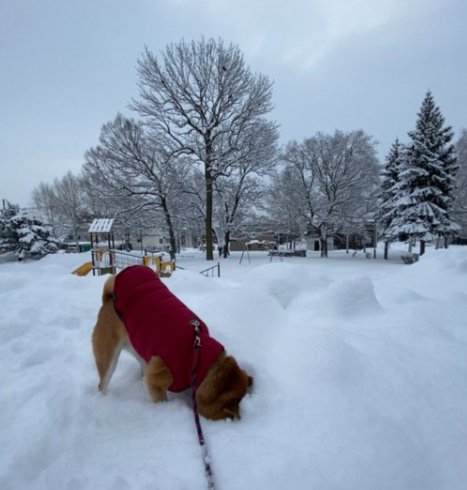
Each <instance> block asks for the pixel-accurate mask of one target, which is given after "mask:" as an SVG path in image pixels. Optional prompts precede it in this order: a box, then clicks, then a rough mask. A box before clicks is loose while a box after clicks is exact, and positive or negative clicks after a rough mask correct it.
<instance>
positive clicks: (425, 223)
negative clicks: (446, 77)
mask: <svg viewBox="0 0 467 490" xmlns="http://www.w3.org/2000/svg"><path fill="white" fill-rule="evenodd" d="M417 115H418V119H417V123H416V128H415V130H414V131H411V132H409V137H410V139H411V144H410V145H409V147H408V150H407V158H406V162H405V165H404V168H403V169H402V171H401V172H400V178H401V182H400V188H399V190H400V193H399V198H398V199H397V201H396V203H397V204H396V205H397V208H398V209H397V216H396V217H395V218H394V219H393V222H392V224H391V226H390V230H389V234H390V235H391V236H394V235H397V234H400V233H404V234H407V235H408V237H409V251H411V246H412V243H413V241H414V240H420V254H423V253H424V251H425V242H426V241H429V240H433V239H435V238H438V237H445V238H446V237H448V236H449V235H451V234H453V233H454V232H455V231H457V230H458V229H459V227H458V226H457V225H456V224H455V223H454V222H453V221H452V220H451V218H450V216H449V213H450V211H451V207H452V202H453V197H454V195H453V193H454V188H455V174H456V170H457V165H456V157H455V152H454V146H453V145H452V144H450V142H451V140H452V138H453V132H452V130H451V127H449V126H447V127H444V117H443V116H442V115H441V112H440V110H439V108H438V107H437V106H436V104H435V102H434V99H433V96H432V94H431V92H430V91H428V92H427V94H426V96H425V99H424V100H423V103H422V106H421V109H420V112H419V113H418V114H417Z"/></svg>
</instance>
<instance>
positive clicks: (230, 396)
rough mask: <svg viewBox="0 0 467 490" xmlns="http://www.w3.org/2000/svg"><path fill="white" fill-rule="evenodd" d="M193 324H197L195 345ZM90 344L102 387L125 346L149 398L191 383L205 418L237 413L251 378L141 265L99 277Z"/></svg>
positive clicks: (157, 399) (164, 395) (237, 415)
mask: <svg viewBox="0 0 467 490" xmlns="http://www.w3.org/2000/svg"><path fill="white" fill-rule="evenodd" d="M193 324H197V325H198V326H199V338H200V340H201V346H200V348H199V350H198V351H196V349H195V346H194V340H195V329H194V326H193ZM92 347H93V352H94V359H95V362H96V367H97V371H98V374H99V385H98V388H99V390H100V391H101V392H102V393H104V394H105V393H106V391H107V388H108V385H109V383H110V379H111V378H112V375H113V373H114V371H115V367H116V365H117V362H118V358H119V355H120V352H121V351H122V349H123V348H125V349H127V350H129V351H130V352H131V353H133V354H134V355H135V357H136V358H137V360H138V361H139V362H140V363H141V365H142V368H143V376H144V381H145V384H146V387H147V391H148V393H149V396H150V397H151V399H152V400H153V401H154V402H162V401H166V400H167V392H168V391H171V392H176V393H177V392H181V391H183V390H185V389H187V388H190V387H192V388H194V389H195V390H196V391H195V396H196V403H197V406H198V411H199V413H200V414H201V415H202V416H204V417H206V418H208V419H211V420H220V419H239V418H240V401H241V400H242V398H243V397H244V396H245V394H246V393H247V391H248V388H249V387H250V386H251V385H252V383H253V378H252V377H251V376H249V375H248V374H247V373H246V371H244V370H243V369H241V368H240V367H239V365H238V364H237V361H236V360H235V358H234V357H233V356H230V355H227V354H226V352H225V349H224V347H223V346H222V344H220V343H219V342H218V341H217V340H215V339H214V338H213V337H211V336H210V335H209V330H208V328H207V326H206V324H205V323H204V322H203V321H202V320H201V319H200V318H199V317H198V316H197V315H195V314H194V313H193V312H192V311H191V310H190V309H189V308H188V307H187V306H186V305H185V304H184V303H182V302H181V301H180V300H179V299H178V298H177V297H176V296H175V295H174V294H173V293H172V292H171V291H170V290H169V289H168V288H167V286H165V284H164V283H163V282H162V281H161V280H160V279H159V277H158V276H157V274H156V273H155V272H154V271H153V270H152V269H151V268H149V267H145V266H131V267H127V268H126V269H123V270H122V271H121V272H119V273H118V274H117V275H115V276H111V277H110V278H109V279H108V280H107V281H106V282H105V284H104V290H103V293H102V306H101V308H100V310H99V313H98V316H97V322H96V325H95V327H94V330H93V333H92ZM193 369H195V370H196V385H195V386H194V387H193V386H192V384H193V383H192V381H193V378H192V372H193Z"/></svg>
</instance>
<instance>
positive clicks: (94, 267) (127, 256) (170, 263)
mask: <svg viewBox="0 0 467 490" xmlns="http://www.w3.org/2000/svg"><path fill="white" fill-rule="evenodd" d="M112 225H113V219H107V218H99V219H95V220H94V221H93V222H92V223H91V226H90V227H89V236H90V240H91V259H92V260H91V262H86V263H84V264H83V265H81V266H80V267H78V268H77V269H76V270H74V271H73V274H76V275H78V276H85V275H87V274H89V272H91V271H92V274H93V275H94V276H95V275H96V274H97V275H99V276H100V275H102V274H116V273H117V271H118V270H122V269H125V267H129V266H131V265H145V266H147V267H152V266H153V267H154V268H155V269H156V272H157V274H158V275H159V276H160V277H170V276H171V275H172V273H173V272H174V270H175V260H164V258H163V254H162V255H160V254H146V253H145V254H144V255H136V254H131V253H127V252H122V251H120V250H115V239H114V233H113V230H112Z"/></svg>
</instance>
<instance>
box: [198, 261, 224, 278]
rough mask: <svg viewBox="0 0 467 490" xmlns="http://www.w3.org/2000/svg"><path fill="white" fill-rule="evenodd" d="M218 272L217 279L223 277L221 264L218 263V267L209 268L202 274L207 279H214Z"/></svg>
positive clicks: (201, 272)
mask: <svg viewBox="0 0 467 490" xmlns="http://www.w3.org/2000/svg"><path fill="white" fill-rule="evenodd" d="M215 271H217V277H221V263H220V262H218V263H217V264H216V265H213V266H212V267H208V268H207V269H204V271H200V274H203V275H204V276H206V277H214V273H215Z"/></svg>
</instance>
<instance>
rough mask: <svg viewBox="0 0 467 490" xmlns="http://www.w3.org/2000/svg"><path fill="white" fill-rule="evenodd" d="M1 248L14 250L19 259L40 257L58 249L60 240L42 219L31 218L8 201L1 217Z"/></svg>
mask: <svg viewBox="0 0 467 490" xmlns="http://www.w3.org/2000/svg"><path fill="white" fill-rule="evenodd" d="M0 248H1V249H2V250H4V251H14V252H15V254H16V256H17V257H18V260H23V259H24V258H40V257H43V256H44V255H47V254H49V253H55V252H56V251H57V250H58V240H56V239H55V238H53V237H52V236H51V234H50V231H49V230H48V228H47V227H46V226H44V224H43V223H42V221H41V220H39V219H37V218H30V217H28V216H27V214H26V213H25V212H24V211H21V210H20V209H19V206H17V205H12V204H10V203H7V207H6V208H5V210H4V211H3V213H2V217H1V219H0Z"/></svg>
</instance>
